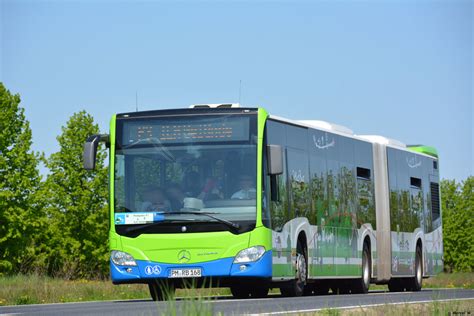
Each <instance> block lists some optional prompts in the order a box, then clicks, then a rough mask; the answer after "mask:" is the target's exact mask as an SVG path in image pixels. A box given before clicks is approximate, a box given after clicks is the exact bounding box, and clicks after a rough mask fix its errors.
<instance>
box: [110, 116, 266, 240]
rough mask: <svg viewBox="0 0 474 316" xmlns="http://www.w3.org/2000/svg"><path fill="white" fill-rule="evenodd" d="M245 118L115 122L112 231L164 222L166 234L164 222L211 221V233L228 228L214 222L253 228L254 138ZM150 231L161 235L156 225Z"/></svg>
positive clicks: (254, 200) (250, 122) (252, 123)
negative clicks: (113, 222)
mask: <svg viewBox="0 0 474 316" xmlns="http://www.w3.org/2000/svg"><path fill="white" fill-rule="evenodd" d="M251 118H252V117H251V116H245V117H243V116H237V115H232V117H230V116H223V115H221V116H219V117H207V116H205V117H191V118H190V117H183V118H176V117H174V118H166V119H153V120H141V121H137V120H130V121H126V122H124V123H122V124H121V125H119V127H120V128H119V129H118V133H119V132H120V133H121V137H120V138H119V140H120V142H119V144H118V146H117V147H118V149H117V150H116V153H115V179H114V183H115V190H114V202H115V203H114V204H115V219H114V220H115V225H116V227H117V228H119V229H118V230H117V231H119V230H120V226H122V227H125V226H130V225H144V224H148V223H161V222H163V224H167V225H168V230H167V231H169V224H170V223H175V225H178V226H179V225H181V224H182V223H183V222H186V223H203V222H206V223H209V222H211V223H212V224H218V225H217V226H216V229H217V230H219V229H220V230H224V229H228V227H227V228H226V227H225V225H223V224H225V223H223V221H220V222H219V219H222V220H224V221H231V222H235V223H238V224H239V223H240V224H245V223H247V224H248V223H253V224H254V223H255V217H256V192H257V191H256V174H257V172H256V168H257V161H256V157H257V150H256V140H257V138H256V134H255V130H256V126H254V125H256V123H255V120H254V119H253V118H252V119H251ZM194 212H207V213H210V214H212V216H214V217H217V219H213V218H212V217H210V216H203V215H201V214H194ZM219 225H220V226H223V227H220V228H219V227H218V226H219ZM155 226H156V228H155V229H153V230H151V231H153V232H159V231H160V225H155ZM211 226H212V225H211ZM214 226H215V225H214ZM227 226H229V225H227ZM209 230H215V229H213V227H209ZM124 231H126V230H124Z"/></svg>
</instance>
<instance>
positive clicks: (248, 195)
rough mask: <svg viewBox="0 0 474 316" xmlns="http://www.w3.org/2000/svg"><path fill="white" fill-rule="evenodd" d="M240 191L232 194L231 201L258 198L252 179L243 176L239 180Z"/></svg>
mask: <svg viewBox="0 0 474 316" xmlns="http://www.w3.org/2000/svg"><path fill="white" fill-rule="evenodd" d="M239 187H240V190H239V191H237V192H235V193H234V194H232V197H231V199H237V200H255V199H256V198H257V190H256V189H255V185H254V184H253V180H252V177H251V176H249V175H242V176H240V179H239Z"/></svg>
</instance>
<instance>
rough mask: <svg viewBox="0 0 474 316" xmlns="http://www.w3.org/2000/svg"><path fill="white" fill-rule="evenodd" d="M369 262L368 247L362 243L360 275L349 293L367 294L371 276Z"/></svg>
mask: <svg viewBox="0 0 474 316" xmlns="http://www.w3.org/2000/svg"><path fill="white" fill-rule="evenodd" d="M370 261H371V260H370V250H369V245H368V244H367V243H364V249H363V250H362V275H361V278H360V279H358V280H355V281H354V285H353V287H352V289H351V293H359V294H365V293H368V292H369V287H370V276H371V264H370Z"/></svg>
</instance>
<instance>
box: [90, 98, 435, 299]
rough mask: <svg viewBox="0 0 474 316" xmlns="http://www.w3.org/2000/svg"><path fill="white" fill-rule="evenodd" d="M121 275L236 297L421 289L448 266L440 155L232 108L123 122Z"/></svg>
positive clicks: (112, 138)
mask: <svg viewBox="0 0 474 316" xmlns="http://www.w3.org/2000/svg"><path fill="white" fill-rule="evenodd" d="M99 142H105V143H107V147H109V148H110V152H109V157H110V233H109V240H110V250H111V253H110V274H111V278H112V281H113V283H115V284H122V283H144V284H148V285H149V288H150V294H151V296H152V298H153V299H154V300H161V299H164V298H166V295H165V293H170V292H171V291H173V290H174V289H175V288H180V287H183V286H187V284H190V282H191V283H192V284H194V285H196V286H216V287H217V286H219V287H230V289H231V292H232V294H233V296H234V297H237V298H248V297H265V296H266V295H267V294H268V291H269V289H271V288H279V289H280V291H281V293H282V295H284V296H300V295H311V294H324V293H328V292H329V290H331V291H332V292H334V293H366V292H367V291H368V289H369V285H370V283H375V284H388V286H389V289H390V291H405V290H406V291H419V290H420V289H421V286H422V279H423V278H425V277H428V276H432V275H435V274H436V273H438V272H440V271H442V268H443V261H442V258H443V257H442V256H443V242H442V226H441V210H440V196H439V186H438V182H439V164H438V155H437V152H436V150H435V149H434V148H432V147H429V146H423V145H413V146H407V145H405V144H403V143H401V142H399V141H396V140H392V139H388V138H385V137H382V136H374V135H371V136H362V135H355V134H354V133H353V132H352V131H351V130H349V129H348V128H345V127H343V126H339V125H335V124H330V123H327V122H322V121H308V120H306V121H296V120H289V119H284V118H280V117H276V116H273V115H271V114H269V113H268V112H267V111H266V110H265V109H263V108H243V107H239V106H238V105H235V104H217V105H216V104H214V105H196V106H192V107H191V108H186V109H172V110H157V111H146V112H132V113H124V114H116V115H114V116H113V117H112V120H111V122H110V134H109V135H93V136H91V137H90V138H89V139H88V140H87V142H86V143H85V145H84V167H85V168H86V169H93V168H94V165H95V155H96V151H97V146H98V143H99Z"/></svg>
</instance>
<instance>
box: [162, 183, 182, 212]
mask: <svg viewBox="0 0 474 316" xmlns="http://www.w3.org/2000/svg"><path fill="white" fill-rule="evenodd" d="M166 195H167V196H168V199H169V201H170V204H171V209H172V210H173V211H180V210H181V209H182V208H183V206H184V198H185V197H186V194H184V192H183V190H182V189H181V186H180V185H179V184H177V183H172V184H170V185H169V186H168V188H167V189H166Z"/></svg>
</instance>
